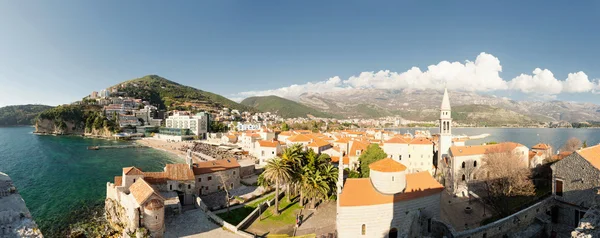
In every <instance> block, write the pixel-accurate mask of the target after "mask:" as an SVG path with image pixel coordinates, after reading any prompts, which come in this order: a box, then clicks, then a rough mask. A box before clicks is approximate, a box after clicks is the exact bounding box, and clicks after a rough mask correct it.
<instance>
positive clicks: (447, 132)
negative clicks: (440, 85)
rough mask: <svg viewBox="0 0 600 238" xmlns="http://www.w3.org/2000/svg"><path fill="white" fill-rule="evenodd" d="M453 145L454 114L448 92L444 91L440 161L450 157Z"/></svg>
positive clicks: (439, 148)
mask: <svg viewBox="0 0 600 238" xmlns="http://www.w3.org/2000/svg"><path fill="white" fill-rule="evenodd" d="M451 144H452V113H451V112H450V99H449V98H448V90H447V89H444V98H443V99H442V106H441V108H440V141H439V143H438V161H440V160H441V159H442V158H444V157H445V156H446V155H448V151H449V150H450V145H451Z"/></svg>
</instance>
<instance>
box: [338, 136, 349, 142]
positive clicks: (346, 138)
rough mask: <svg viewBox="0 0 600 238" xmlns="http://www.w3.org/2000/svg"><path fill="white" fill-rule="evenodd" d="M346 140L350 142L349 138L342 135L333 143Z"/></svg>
mask: <svg viewBox="0 0 600 238" xmlns="http://www.w3.org/2000/svg"><path fill="white" fill-rule="evenodd" d="M348 142H350V138H348V137H342V138H339V139H338V140H336V141H335V142H334V143H348Z"/></svg>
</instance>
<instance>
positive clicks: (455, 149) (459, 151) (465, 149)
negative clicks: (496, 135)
mask: <svg viewBox="0 0 600 238" xmlns="http://www.w3.org/2000/svg"><path fill="white" fill-rule="evenodd" d="M518 146H523V145H521V144H519V143H515V142H502V143H500V144H493V145H468V146H451V147H450V152H451V153H452V156H468V155H482V154H485V153H486V152H487V151H488V150H489V149H492V148H498V147H500V148H506V149H509V150H511V151H512V150H514V149H515V148H517V147H518Z"/></svg>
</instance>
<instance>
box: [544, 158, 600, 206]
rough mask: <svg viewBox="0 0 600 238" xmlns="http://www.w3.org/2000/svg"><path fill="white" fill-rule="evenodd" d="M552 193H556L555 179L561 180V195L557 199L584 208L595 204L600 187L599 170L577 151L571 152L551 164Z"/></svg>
mask: <svg viewBox="0 0 600 238" xmlns="http://www.w3.org/2000/svg"><path fill="white" fill-rule="evenodd" d="M551 167H552V194H556V181H557V180H560V181H562V182H563V195H562V196H558V195H556V196H555V198H556V200H558V201H561V202H565V203H568V204H573V205H576V206H580V207H583V208H585V209H587V208H590V207H592V206H593V205H594V204H595V201H596V196H597V192H598V190H597V189H595V188H598V187H600V180H599V179H598V178H600V170H598V169H597V168H596V167H594V166H593V165H591V164H590V163H589V162H588V161H587V160H586V159H584V158H583V157H581V156H580V155H579V154H577V153H573V154H571V155H569V156H567V157H566V158H564V159H563V160H561V161H558V162H556V163H554V164H553V165H552V166H551Z"/></svg>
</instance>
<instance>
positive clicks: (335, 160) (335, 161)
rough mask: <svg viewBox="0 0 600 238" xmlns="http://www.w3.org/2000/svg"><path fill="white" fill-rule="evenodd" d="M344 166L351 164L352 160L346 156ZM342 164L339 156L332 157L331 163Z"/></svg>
mask: <svg viewBox="0 0 600 238" xmlns="http://www.w3.org/2000/svg"><path fill="white" fill-rule="evenodd" d="M343 159H344V164H350V158H349V157H348V156H344V158H343ZM339 162H340V157H339V156H331V163H339Z"/></svg>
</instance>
